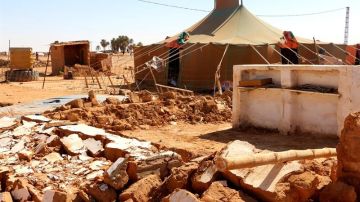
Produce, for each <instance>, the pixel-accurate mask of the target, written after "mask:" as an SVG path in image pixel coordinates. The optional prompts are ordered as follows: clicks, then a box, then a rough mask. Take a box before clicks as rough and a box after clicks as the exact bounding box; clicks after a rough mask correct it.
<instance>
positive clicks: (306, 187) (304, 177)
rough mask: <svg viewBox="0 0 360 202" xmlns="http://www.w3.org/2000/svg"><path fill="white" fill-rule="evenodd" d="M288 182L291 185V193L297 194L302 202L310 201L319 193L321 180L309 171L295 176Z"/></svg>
mask: <svg viewBox="0 0 360 202" xmlns="http://www.w3.org/2000/svg"><path fill="white" fill-rule="evenodd" d="M287 181H288V182H289V183H290V186H291V188H292V190H291V191H293V192H296V194H297V195H298V199H299V200H300V201H308V200H309V199H310V198H311V197H312V196H313V195H314V194H315V192H316V191H318V190H317V187H318V185H319V183H320V181H319V178H317V176H316V175H315V174H312V173H311V172H309V171H307V172H303V173H300V174H293V175H291V176H290V177H289V178H288V180H287ZM288 194H289V193H288Z"/></svg>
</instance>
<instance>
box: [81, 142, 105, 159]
mask: <svg viewBox="0 0 360 202" xmlns="http://www.w3.org/2000/svg"><path fill="white" fill-rule="evenodd" d="M83 143H84V145H85V148H86V149H87V150H88V152H89V153H90V156H92V157H98V156H101V154H102V152H103V151H104V147H103V145H102V143H101V141H98V140H95V139H94V138H88V139H86V140H84V141H83Z"/></svg>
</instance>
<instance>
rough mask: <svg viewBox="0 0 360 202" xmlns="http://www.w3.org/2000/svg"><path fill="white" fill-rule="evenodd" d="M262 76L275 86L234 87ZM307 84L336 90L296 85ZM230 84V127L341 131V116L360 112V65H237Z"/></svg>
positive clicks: (305, 131) (319, 131) (281, 130)
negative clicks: (305, 87)
mask: <svg viewBox="0 0 360 202" xmlns="http://www.w3.org/2000/svg"><path fill="white" fill-rule="evenodd" d="M262 78H272V79H273V84H274V85H272V86H271V87H267V88H266V87H261V88H253V87H238V85H239V81H241V80H252V79H262ZM305 84H309V85H312V86H321V87H327V88H334V89H337V92H331V93H324V92H316V91H308V90H302V89H301V88H298V87H299V86H303V85H305ZM233 85H234V86H233V87H234V94H233V127H240V126H249V125H250V126H255V127H260V128H268V129H277V130H279V131H280V132H281V133H283V134H293V133H312V134H322V135H340V131H341V129H342V128H343V123H344V119H345V117H346V116H347V115H348V114H349V113H351V112H355V111H360V68H359V67H355V66H342V65H341V66H334V65H331V66H326V65H296V66H294V65H237V66H234V74H233Z"/></svg>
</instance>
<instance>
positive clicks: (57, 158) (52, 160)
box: [44, 152, 63, 163]
mask: <svg viewBox="0 0 360 202" xmlns="http://www.w3.org/2000/svg"><path fill="white" fill-rule="evenodd" d="M44 159H46V161H48V162H49V163H55V162H57V161H62V160H63V158H62V157H61V155H60V154H59V153H57V152H52V153H50V154H48V155H46V156H44Z"/></svg>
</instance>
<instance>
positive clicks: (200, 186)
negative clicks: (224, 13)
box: [191, 160, 220, 193]
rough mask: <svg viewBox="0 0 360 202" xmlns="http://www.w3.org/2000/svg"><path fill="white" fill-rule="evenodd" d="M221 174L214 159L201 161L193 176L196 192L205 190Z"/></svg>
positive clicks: (192, 181) (192, 182) (193, 186)
mask: <svg viewBox="0 0 360 202" xmlns="http://www.w3.org/2000/svg"><path fill="white" fill-rule="evenodd" d="M219 174H220V173H219V172H218V170H217V169H216V166H215V164H214V163H213V161H212V160H206V161H203V162H201V163H200V164H199V168H198V169H197V171H196V172H195V173H194V175H193V176H192V178H191V185H192V188H193V189H194V190H195V191H196V192H199V193H202V192H204V191H205V190H207V189H208V188H209V187H210V185H211V183H212V182H214V181H215V180H216V179H217V178H218V176H219Z"/></svg>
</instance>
